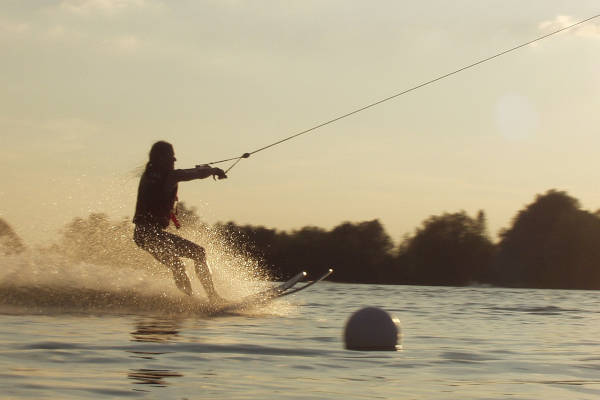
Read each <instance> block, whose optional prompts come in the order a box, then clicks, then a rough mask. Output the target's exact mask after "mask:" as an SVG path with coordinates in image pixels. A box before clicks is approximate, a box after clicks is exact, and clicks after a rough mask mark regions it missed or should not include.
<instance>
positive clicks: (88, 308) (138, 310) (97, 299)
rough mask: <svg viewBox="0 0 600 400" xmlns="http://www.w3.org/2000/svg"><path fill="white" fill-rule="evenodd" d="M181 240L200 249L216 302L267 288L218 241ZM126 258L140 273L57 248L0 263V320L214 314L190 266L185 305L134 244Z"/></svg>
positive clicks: (273, 308)
mask: <svg viewBox="0 0 600 400" xmlns="http://www.w3.org/2000/svg"><path fill="white" fill-rule="evenodd" d="M186 236H187V237H188V238H189V239H191V240H194V241H196V242H197V243H200V244H201V245H203V246H204V247H205V249H206V252H207V258H208V262H209V264H210V266H211V269H212V271H213V280H214V283H215V287H216V288H217V291H218V292H219V294H220V295H221V296H222V297H224V298H226V299H229V300H232V301H235V300H238V299H240V298H242V297H244V296H247V295H249V294H252V293H256V292H258V291H259V290H261V289H264V288H265V286H267V285H269V283H267V282H266V280H267V279H268V276H267V275H266V273H265V272H264V270H263V269H262V268H260V265H259V262H258V261H257V260H253V259H251V258H250V257H248V256H246V255H244V254H241V253H240V252H239V251H236V250H235V249H233V248H232V246H231V245H230V244H229V243H228V241H227V240H224V239H223V238H222V237H221V236H220V235H219V234H218V233H215V232H204V233H203V234H202V233H194V232H191V233H190V232H187V235H186ZM190 236H193V237H190ZM129 237H131V236H129ZM79 250H81V249H79ZM84 250H85V249H84ZM104 251H106V249H104ZM127 252H131V254H130V255H129V256H131V258H132V259H134V260H139V259H140V256H141V259H142V260H144V264H145V265H140V266H135V265H131V263H130V262H128V255H127V254H123V250H122V249H121V251H120V253H119V256H120V257H121V258H122V259H123V263H120V264H121V265H114V264H115V262H114V257H112V258H111V257H108V258H107V259H108V260H111V262H110V263H104V262H102V260H101V259H100V260H98V258H94V260H95V261H94V262H89V261H82V260H81V257H73V252H72V251H68V249H64V248H61V247H60V246H52V247H51V248H46V249H35V250H27V251H25V252H23V253H20V254H13V255H6V256H0V313H4V314H23V313H36V314H37V313H40V314H55V313H118V314H160V315H194V316H210V315H214V314H215V313H218V311H217V310H216V309H215V308H213V307H212V306H211V304H210V303H208V301H207V299H206V296H205V294H204V290H203V289H202V285H201V284H200V282H199V280H198V278H197V277H196V276H195V274H194V272H193V271H194V268H193V263H192V262H191V261H189V260H185V264H186V269H187V272H188V276H189V277H190V281H191V283H192V287H193V288H194V291H195V293H194V296H193V297H190V296H187V295H185V294H183V293H182V292H180V291H179V290H178V289H177V288H176V286H175V284H174V282H173V278H172V274H171V272H170V271H169V270H168V269H167V268H166V267H165V266H162V265H161V264H159V263H158V262H156V261H154V259H153V258H152V257H150V256H149V255H146V253H145V252H143V251H142V250H140V249H138V248H137V247H135V245H134V244H132V245H131V247H130V248H128V250H127ZM80 253H81V252H80ZM108 253H110V250H108ZM289 307H290V306H289V303H286V302H284V301H277V302H275V303H271V304H269V305H268V306H261V308H260V310H257V309H254V310H246V311H244V312H253V313H256V312H260V313H265V312H267V313H278V314H280V313H285V312H287V310H289ZM240 312H241V311H240Z"/></svg>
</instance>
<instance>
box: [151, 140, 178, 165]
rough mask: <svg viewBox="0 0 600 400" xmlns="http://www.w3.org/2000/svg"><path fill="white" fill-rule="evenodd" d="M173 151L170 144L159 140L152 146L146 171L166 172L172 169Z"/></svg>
mask: <svg viewBox="0 0 600 400" xmlns="http://www.w3.org/2000/svg"><path fill="white" fill-rule="evenodd" d="M174 154H175V151H174V150H173V146H172V145H171V143H168V142H165V141H164V140H159V141H158V142H156V143H154V144H153V145H152V148H151V149H150V154H149V160H148V163H147V164H146V171H148V170H149V169H152V170H153V171H156V172H161V173H162V172H166V171H169V170H171V169H173V161H174Z"/></svg>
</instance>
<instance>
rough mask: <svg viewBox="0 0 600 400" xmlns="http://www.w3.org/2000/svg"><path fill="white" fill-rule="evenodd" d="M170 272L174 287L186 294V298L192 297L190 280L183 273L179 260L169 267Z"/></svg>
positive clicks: (182, 266)
mask: <svg viewBox="0 0 600 400" xmlns="http://www.w3.org/2000/svg"><path fill="white" fill-rule="evenodd" d="M171 271H173V278H174V279H175V285H177V287H178V288H179V290H181V291H182V292H184V293H185V294H187V295H188V296H192V295H193V291H192V284H191V283H190V279H189V278H188V276H187V274H186V273H185V267H184V265H183V263H182V262H181V261H180V260H177V261H176V262H175V263H173V264H172V265H171Z"/></svg>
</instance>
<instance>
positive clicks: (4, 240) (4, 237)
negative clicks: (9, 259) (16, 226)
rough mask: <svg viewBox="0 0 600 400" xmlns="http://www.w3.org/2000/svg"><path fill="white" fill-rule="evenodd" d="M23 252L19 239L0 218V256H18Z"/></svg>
mask: <svg viewBox="0 0 600 400" xmlns="http://www.w3.org/2000/svg"><path fill="white" fill-rule="evenodd" d="M24 250H25V245H24V244H23V241H22V240H21V238H20V237H19V236H18V235H17V234H16V233H15V231H14V230H13V229H12V228H11V227H10V225H8V224H7V223H6V222H5V221H4V220H3V219H1V218H0V255H11V254H18V253H21V252H22V251H24Z"/></svg>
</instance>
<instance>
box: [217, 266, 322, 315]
mask: <svg viewBox="0 0 600 400" xmlns="http://www.w3.org/2000/svg"><path fill="white" fill-rule="evenodd" d="M332 273H333V270H332V269H329V270H328V271H327V272H325V273H324V274H322V275H320V276H319V277H317V278H316V279H314V280H312V281H310V282H308V283H306V284H304V285H303V286H300V287H294V286H295V285H296V284H297V283H298V282H300V281H302V280H303V279H304V278H305V277H306V276H307V273H306V272H305V271H302V272H299V273H298V274H296V275H294V276H293V277H292V278H291V279H289V280H287V281H285V282H283V283H281V284H280V285H277V286H275V287H272V288H269V289H266V290H263V291H261V292H258V293H254V294H251V295H249V296H246V297H243V298H241V299H240V300H237V301H234V302H230V303H225V304H222V305H220V306H218V307H217V309H216V311H218V312H230V311H237V310H243V309H247V308H250V307H255V306H258V305H261V304H266V303H268V302H270V301H272V300H275V299H277V298H279V297H283V296H286V295H289V294H293V293H297V292H299V291H301V290H304V289H306V288H308V287H310V286H312V285H314V284H315V283H317V282H320V281H322V280H323V279H325V278H327V277H328V276H329V275H331V274H332Z"/></svg>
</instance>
